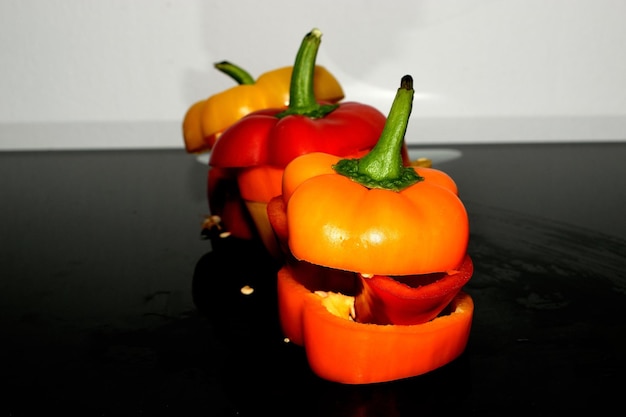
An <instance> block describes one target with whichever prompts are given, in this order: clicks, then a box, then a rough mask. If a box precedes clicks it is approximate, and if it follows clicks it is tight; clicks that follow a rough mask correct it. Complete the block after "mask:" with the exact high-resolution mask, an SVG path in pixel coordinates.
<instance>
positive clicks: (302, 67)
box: [277, 28, 338, 119]
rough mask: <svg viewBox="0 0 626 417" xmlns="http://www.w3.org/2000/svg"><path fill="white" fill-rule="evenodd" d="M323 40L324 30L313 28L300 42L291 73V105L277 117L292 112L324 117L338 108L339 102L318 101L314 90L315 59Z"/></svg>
mask: <svg viewBox="0 0 626 417" xmlns="http://www.w3.org/2000/svg"><path fill="white" fill-rule="evenodd" d="M321 42H322V32H321V31H320V30H319V29H317V28H313V30H311V31H310V32H309V33H307V34H306V35H305V37H304V39H303V40H302V43H301V44H300V49H298V54H297V55H296V60H295V63H294V65H293V71H292V73H291V83H290V85H289V107H288V108H287V110H285V111H283V112H281V113H279V114H278V115H277V117H279V118H281V117H285V116H288V115H291V114H297V115H302V116H307V117H310V118H313V119H317V118H321V117H324V116H325V115H326V114H328V113H330V112H331V111H333V110H335V109H336V108H337V106H338V105H337V104H330V105H324V104H320V103H318V102H317V100H316V99H315V91H314V88H313V86H314V84H313V82H314V75H315V60H316V58H317V51H318V50H319V47H320V44H321Z"/></svg>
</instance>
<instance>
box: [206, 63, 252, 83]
mask: <svg viewBox="0 0 626 417" xmlns="http://www.w3.org/2000/svg"><path fill="white" fill-rule="evenodd" d="M213 66H214V67H215V68H217V69H218V70H220V71H221V72H223V73H224V74H226V75H228V76H229V77H230V78H232V79H233V80H235V81H237V84H239V85H244V84H245V85H252V84H254V83H255V81H254V78H253V77H252V75H250V73H248V71H246V70H245V69H243V68H241V67H238V66H237V65H235V64H233V63H230V62H228V61H222V62H217V63H215V64H213Z"/></svg>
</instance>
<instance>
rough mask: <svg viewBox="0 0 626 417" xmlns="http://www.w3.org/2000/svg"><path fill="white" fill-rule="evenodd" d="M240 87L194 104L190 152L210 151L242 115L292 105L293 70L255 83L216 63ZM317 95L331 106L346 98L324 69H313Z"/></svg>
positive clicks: (187, 128) (188, 125)
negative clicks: (290, 95) (290, 93)
mask: <svg viewBox="0 0 626 417" xmlns="http://www.w3.org/2000/svg"><path fill="white" fill-rule="evenodd" d="M214 66H215V68H217V69H218V70H219V71H221V72H223V73H225V74H227V75H229V76H230V77H231V78H233V79H234V80H235V81H236V82H237V83H238V85H236V86H233V87H231V88H229V89H227V90H224V91H222V92H220V93H217V94H214V95H212V96H209V97H208V98H206V99H203V100H199V101H197V102H195V103H194V104H192V105H191V106H190V107H189V109H188V110H187V112H186V113H185V116H184V118H183V125H182V130H183V139H184V142H185V149H186V151H187V152H188V153H201V152H206V151H210V150H211V149H212V148H213V146H214V145H215V142H216V141H217V139H218V138H219V136H220V134H221V133H222V132H223V131H224V130H226V129H227V128H228V127H230V126H231V125H233V124H234V123H236V122H237V121H238V120H239V119H241V118H242V117H243V116H245V115H247V114H249V113H251V112H254V111H257V110H261V109H266V108H277V107H278V108H285V107H287V106H288V105H289V86H290V83H291V74H292V72H293V67H291V66H289V67H282V68H277V69H275V70H272V71H268V72H266V73H264V74H262V75H261V76H259V77H258V78H257V79H256V81H255V80H254V78H252V76H251V75H250V74H249V73H248V72H246V71H245V70H244V69H242V68H240V67H238V66H236V65H234V64H232V63H230V62H227V61H224V62H219V63H216V64H214ZM313 77H314V79H315V85H314V94H315V97H317V98H318V99H319V100H325V101H328V102H331V103H335V102H338V101H340V100H342V99H343V97H344V92H343V89H342V88H341V85H340V84H339V81H337V79H336V78H335V77H334V76H333V75H332V74H331V73H330V72H329V71H328V70H326V68H324V67H322V66H316V67H315V69H314V75H313Z"/></svg>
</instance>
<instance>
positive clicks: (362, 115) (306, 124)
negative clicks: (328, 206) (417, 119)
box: [209, 29, 408, 253]
mask: <svg viewBox="0 0 626 417" xmlns="http://www.w3.org/2000/svg"><path fill="white" fill-rule="evenodd" d="M320 43H321V32H320V31H319V30H318V29H313V30H312V31H311V32H310V33H308V34H307V35H306V36H305V37H304V39H303V41H302V44H301V48H300V50H299V51H298V55H297V56H296V60H295V64H294V67H293V72H292V78H291V87H290V99H289V107H288V108H287V109H284V108H278V109H267V110H261V111H257V112H253V113H250V114H248V115H246V116H245V117H243V118H242V119H240V120H239V121H238V122H237V123H236V124H234V125H232V126H231V127H230V128H228V129H227V130H226V131H225V132H224V133H223V134H222V135H221V136H220V140H219V141H217V143H216V144H215V146H214V148H213V150H212V152H211V158H210V161H209V164H210V165H211V166H212V167H219V168H237V169H238V170H239V173H238V183H239V188H240V192H241V197H242V198H243V200H245V201H246V202H248V203H256V204H257V205H260V209H258V210H255V209H254V208H252V209H251V210H252V211H258V212H259V213H260V216H259V217H258V218H256V219H255V221H256V224H257V226H258V227H259V228H260V229H261V230H263V231H267V230H270V231H271V227H270V225H269V222H268V220H267V216H266V214H265V206H266V205H267V203H268V201H269V200H270V199H271V197H274V196H276V195H279V194H280V193H281V177H282V170H283V169H284V167H285V166H286V165H287V164H288V163H289V162H290V161H291V160H293V159H294V158H295V157H297V156H300V155H303V154H306V153H310V152H327V153H330V154H333V155H338V156H353V155H358V154H360V153H363V152H364V151H367V150H369V149H371V148H372V147H373V146H374V145H375V144H376V142H377V140H378V137H379V135H380V133H381V132H382V129H383V127H384V124H385V121H386V117H385V115H384V114H382V113H381V112H380V111H379V110H377V109H376V108H374V107H372V106H369V105H366V104H361V103H356V102H343V103H340V104H328V103H320V102H318V101H316V99H315V96H314V94H313V76H312V75H313V69H314V68H315V58H316V55H317V51H318V49H319V45H320ZM404 149H405V155H404V156H405V158H406V161H407V162H408V152H406V148H404ZM261 234H262V236H265V238H264V242H265V243H266V246H268V249H269V250H270V252H273V253H275V252H276V247H275V241H274V236H273V234H272V233H271V232H270V233H269V234H267V233H265V232H261Z"/></svg>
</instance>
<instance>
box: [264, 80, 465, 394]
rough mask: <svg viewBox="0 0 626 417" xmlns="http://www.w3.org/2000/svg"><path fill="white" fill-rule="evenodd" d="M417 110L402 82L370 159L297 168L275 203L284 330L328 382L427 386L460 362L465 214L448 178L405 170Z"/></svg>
mask: <svg viewBox="0 0 626 417" xmlns="http://www.w3.org/2000/svg"><path fill="white" fill-rule="evenodd" d="M412 99H413V88H412V79H411V77H410V76H405V77H403V79H402V84H401V87H400V88H399V89H398V93H397V95H396V99H395V100H394V103H393V105H392V108H391V111H390V113H389V117H388V118H387V123H386V124H385V128H384V130H383V132H382V134H381V136H380V139H379V141H378V143H377V144H376V146H375V147H374V148H373V149H372V150H371V151H370V152H369V153H367V154H366V155H365V156H362V157H360V158H355V159H345V158H344V159H342V158H339V157H337V156H333V155H330V154H324V153H310V154H307V155H303V156H300V157H298V158H295V159H294V160H293V161H292V162H291V163H290V164H289V165H287V167H286V168H285V172H284V174H283V186H282V195H281V196H280V197H274V198H273V199H271V200H270V202H269V203H268V208H267V214H268V218H269V220H270V224H271V225H272V227H273V229H274V231H275V233H276V236H277V237H278V239H279V240H280V242H281V244H282V247H283V249H284V250H285V251H287V252H288V254H289V255H290V256H293V259H291V260H290V261H289V262H288V263H287V264H286V265H285V266H284V267H283V268H282V269H281V271H280V272H279V276H278V303H279V313H280V315H279V317H280V321H281V326H282V328H283V332H284V333H285V335H286V336H287V337H288V338H289V339H290V340H292V341H293V342H294V343H296V344H299V345H303V346H304V347H305V350H306V354H307V358H308V360H309V364H310V366H311V368H312V369H313V370H314V372H316V373H317V374H318V375H319V376H321V377H323V378H326V379H330V380H333V381H337V382H343V383H371V382H382V381H389V380H393V379H400V378H405V377H409V376H414V375H419V374H421V373H424V372H429V371H431V370H433V369H435V368H437V367H440V366H442V365H444V364H446V363H448V362H450V361H451V360H453V359H454V358H456V357H457V356H459V355H460V354H461V353H462V352H463V350H464V348H465V345H466V343H467V339H468V337H469V329H470V324H471V319H472V315H473V303H472V300H471V298H470V297H469V296H468V295H466V294H463V293H461V290H462V287H463V286H464V285H465V283H467V281H468V280H469V279H470V278H471V276H472V273H473V264H472V261H471V259H470V257H469V256H468V255H467V244H468V239H469V224H468V217H467V212H466V211H465V207H464V206H463V204H462V202H461V200H460V199H459V197H458V190H457V186H456V184H455V183H454V181H453V180H452V179H451V178H450V177H449V176H448V175H447V174H445V173H443V172H442V171H439V170H436V169H432V168H426V167H419V166H414V165H412V166H406V165H405V164H404V163H403V158H402V152H401V149H402V144H403V141H404V134H405V132H406V127H407V123H408V118H409V115H410V110H411V103H412ZM416 353H417V354H418V356H417V357H415V355H416Z"/></svg>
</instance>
